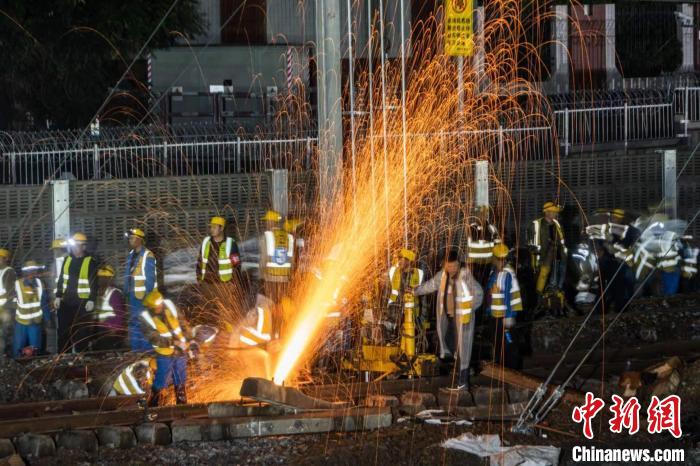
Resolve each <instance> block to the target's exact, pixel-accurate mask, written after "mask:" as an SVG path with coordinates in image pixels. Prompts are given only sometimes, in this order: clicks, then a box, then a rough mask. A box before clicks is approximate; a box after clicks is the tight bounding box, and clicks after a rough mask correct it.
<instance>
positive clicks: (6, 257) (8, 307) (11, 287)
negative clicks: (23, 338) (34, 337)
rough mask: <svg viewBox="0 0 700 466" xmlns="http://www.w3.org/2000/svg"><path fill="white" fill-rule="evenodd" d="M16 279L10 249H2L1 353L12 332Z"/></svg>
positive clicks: (0, 282) (0, 285)
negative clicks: (11, 265) (11, 264)
mask: <svg viewBox="0 0 700 466" xmlns="http://www.w3.org/2000/svg"><path fill="white" fill-rule="evenodd" d="M16 279H17V276H16V274H15V270H14V269H13V268H12V267H10V251H8V250H7V249H0V354H5V349H6V347H7V342H8V340H9V339H10V335H11V332H12V310H13V309H12V307H13V301H14V297H15V280H16Z"/></svg>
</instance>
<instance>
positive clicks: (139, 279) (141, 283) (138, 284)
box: [131, 249, 158, 299]
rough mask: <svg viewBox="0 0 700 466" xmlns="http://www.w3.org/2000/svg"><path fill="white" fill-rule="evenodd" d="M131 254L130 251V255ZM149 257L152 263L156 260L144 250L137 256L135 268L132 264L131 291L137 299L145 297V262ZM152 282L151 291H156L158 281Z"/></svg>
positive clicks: (150, 253) (155, 279)
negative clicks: (151, 258)
mask: <svg viewBox="0 0 700 466" xmlns="http://www.w3.org/2000/svg"><path fill="white" fill-rule="evenodd" d="M133 252H134V251H133V250H132V251H131V253H133ZM149 256H152V257H153V260H154V261H155V260H156V259H155V256H153V253H152V252H151V251H149V250H148V249H144V250H143V254H140V255H139V261H138V262H137V263H136V266H133V264H132V266H133V270H132V271H131V278H132V280H133V282H132V284H131V291H132V292H133V293H134V296H136V298H137V299H143V298H144V297H145V296H146V260H147V259H148V257H149ZM153 280H154V281H153V289H154V290H157V289H158V279H157V278H154V279H153Z"/></svg>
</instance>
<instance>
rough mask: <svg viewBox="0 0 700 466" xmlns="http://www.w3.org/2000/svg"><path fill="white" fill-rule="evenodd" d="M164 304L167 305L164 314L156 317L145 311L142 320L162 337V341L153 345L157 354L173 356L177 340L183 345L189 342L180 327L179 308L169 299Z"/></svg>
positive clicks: (159, 340)
mask: <svg viewBox="0 0 700 466" xmlns="http://www.w3.org/2000/svg"><path fill="white" fill-rule="evenodd" d="M163 304H164V305H165V309H164V312H163V314H160V315H156V314H152V313H151V312H150V311H149V310H144V311H143V312H141V318H142V319H143V320H144V321H145V322H146V323H147V324H148V326H149V327H150V328H151V329H153V331H155V332H157V333H158V336H160V339H157V343H152V345H153V349H154V350H155V351H156V353H158V354H161V355H163V356H172V354H173V353H174V352H175V345H174V342H175V339H176V338H177V339H178V340H180V341H181V342H183V343H185V342H186V341H187V340H186V339H185V336H184V335H183V333H182V327H180V320H179V319H178V317H177V308H175V305H174V304H173V302H172V301H170V300H169V299H166V300H164V301H163Z"/></svg>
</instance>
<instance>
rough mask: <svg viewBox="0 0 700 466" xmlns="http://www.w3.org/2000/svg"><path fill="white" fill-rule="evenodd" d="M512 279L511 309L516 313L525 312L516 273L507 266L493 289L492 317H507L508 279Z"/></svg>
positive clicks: (499, 274) (499, 273) (499, 275)
mask: <svg viewBox="0 0 700 466" xmlns="http://www.w3.org/2000/svg"><path fill="white" fill-rule="evenodd" d="M509 275H510V277H511V285H510V309H511V310H512V311H515V312H519V311H522V310H523V302H522V300H521V299H520V285H519V284H518V278H517V277H516V276H515V272H514V271H513V269H511V268H510V267H509V266H506V267H504V268H503V270H501V271H500V272H498V276H497V277H496V282H495V283H494V284H493V287H492V288H491V316H492V317H504V316H505V315H506V295H505V288H506V286H505V285H506V277H507V276H509Z"/></svg>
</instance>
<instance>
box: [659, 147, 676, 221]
mask: <svg viewBox="0 0 700 466" xmlns="http://www.w3.org/2000/svg"><path fill="white" fill-rule="evenodd" d="M663 157H664V161H663V168H662V170H663V172H662V174H661V176H662V180H661V182H662V183H663V190H662V193H661V194H662V196H663V209H664V212H665V213H666V215H668V218H676V216H677V215H678V192H677V190H676V150H675V149H671V150H665V151H664V152H663Z"/></svg>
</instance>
